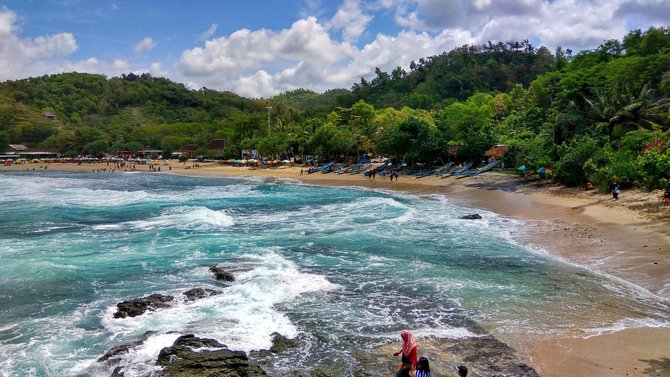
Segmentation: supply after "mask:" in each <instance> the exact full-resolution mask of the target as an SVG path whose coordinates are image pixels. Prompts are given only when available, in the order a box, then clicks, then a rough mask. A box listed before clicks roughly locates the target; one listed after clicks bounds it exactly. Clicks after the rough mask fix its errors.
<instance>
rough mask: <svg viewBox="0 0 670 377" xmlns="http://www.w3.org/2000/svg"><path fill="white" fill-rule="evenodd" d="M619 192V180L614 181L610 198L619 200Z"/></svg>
mask: <svg viewBox="0 0 670 377" xmlns="http://www.w3.org/2000/svg"><path fill="white" fill-rule="evenodd" d="M620 192H621V187H620V186H619V182H614V188H613V189H612V199H614V200H619V193H620Z"/></svg>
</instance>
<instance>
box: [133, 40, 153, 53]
mask: <svg viewBox="0 0 670 377" xmlns="http://www.w3.org/2000/svg"><path fill="white" fill-rule="evenodd" d="M154 47H156V42H155V41H154V40H153V38H151V37H146V38H144V39H142V40H141V41H139V42H137V44H136V45H135V49H134V50H135V53H136V54H141V53H144V52H148V51H151V50H153V48H154Z"/></svg>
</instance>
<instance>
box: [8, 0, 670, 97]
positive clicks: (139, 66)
mask: <svg viewBox="0 0 670 377" xmlns="http://www.w3.org/2000/svg"><path fill="white" fill-rule="evenodd" d="M667 25H670V0H583V1H579V0H367V1H366V0H340V1H327V0H286V1H270V0H246V1H240V0H220V1H204V0H190V1H177V0H160V1H159V0H153V1H149V0H135V1H132V0H108V1H96V0H0V80H3V81H4V80H11V79H19V78H25V77H30V76H37V75H43V74H49V73H58V72H70V71H78V72H93V73H103V74H106V75H108V76H118V75H120V74H121V73H129V72H136V73H142V72H150V73H152V74H153V75H156V76H165V77H168V78H170V79H172V80H174V81H178V82H183V83H185V84H187V85H188V86H189V87H192V88H200V87H203V86H206V87H208V88H213V89H219V90H230V91H233V92H236V93H239V94H241V95H244V96H248V97H267V96H271V95H274V94H278V93H280V92H283V91H286V90H291V89H296V88H308V89H313V90H316V91H324V90H327V89H331V88H336V87H344V88H350V87H351V85H352V84H353V83H355V82H358V81H359V80H360V77H362V76H363V77H366V78H369V77H371V76H372V75H373V72H374V69H375V67H380V68H381V69H382V70H385V71H390V70H392V69H393V68H394V67H396V66H401V67H407V66H408V65H409V63H410V61H412V60H418V59H419V58H425V57H427V56H431V55H436V54H440V53H442V52H443V51H449V50H451V49H452V48H454V47H458V46H461V45H463V44H474V43H485V42H487V41H489V40H490V41H499V40H502V41H508V40H515V39H516V40H522V39H529V40H531V41H532V42H533V43H534V44H535V45H536V46H537V47H539V46H540V45H544V46H546V47H548V48H549V49H551V50H552V51H553V50H554V49H555V48H556V47H557V46H559V45H560V46H562V47H564V48H571V49H573V50H574V51H579V50H582V49H591V48H595V47H597V46H598V45H599V44H600V43H602V42H603V41H604V40H607V39H621V38H622V37H623V36H624V35H625V34H626V33H627V32H628V31H630V30H631V29H634V28H641V29H643V30H646V29H647V28H649V27H650V26H667Z"/></svg>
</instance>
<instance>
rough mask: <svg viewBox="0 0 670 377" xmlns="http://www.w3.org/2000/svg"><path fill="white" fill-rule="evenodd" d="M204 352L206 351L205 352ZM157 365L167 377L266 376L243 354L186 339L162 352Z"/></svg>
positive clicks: (191, 337) (212, 341)
mask: <svg viewBox="0 0 670 377" xmlns="http://www.w3.org/2000/svg"><path fill="white" fill-rule="evenodd" d="M203 348H205V350H202V349H203ZM156 364H157V365H160V366H163V370H162V371H161V372H160V374H159V375H160V376H164V377H187V376H188V377H200V376H202V377H214V376H216V377H234V376H235V377H237V376H247V377H256V376H267V374H266V373H265V371H263V369H261V368H260V367H259V366H258V365H257V364H255V363H253V362H250V361H249V360H248V358H247V355H246V354H245V353H244V352H242V351H231V350H229V349H228V348H227V347H226V346H225V345H223V344H221V343H219V342H218V341H216V340H215V339H201V338H196V337H195V336H194V335H192V334H189V335H184V336H181V337H179V338H177V340H176V341H175V342H174V344H173V345H172V346H170V347H166V348H163V349H162V350H161V352H160V354H159V355H158V360H157V361H156Z"/></svg>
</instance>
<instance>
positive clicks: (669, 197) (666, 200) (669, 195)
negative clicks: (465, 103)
mask: <svg viewBox="0 0 670 377" xmlns="http://www.w3.org/2000/svg"><path fill="white" fill-rule="evenodd" d="M668 204H670V185H668V187H666V188H665V192H663V205H664V206H666V207H667V206H668Z"/></svg>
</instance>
